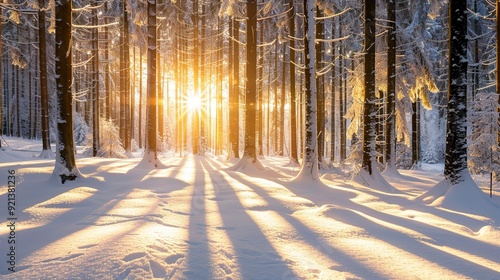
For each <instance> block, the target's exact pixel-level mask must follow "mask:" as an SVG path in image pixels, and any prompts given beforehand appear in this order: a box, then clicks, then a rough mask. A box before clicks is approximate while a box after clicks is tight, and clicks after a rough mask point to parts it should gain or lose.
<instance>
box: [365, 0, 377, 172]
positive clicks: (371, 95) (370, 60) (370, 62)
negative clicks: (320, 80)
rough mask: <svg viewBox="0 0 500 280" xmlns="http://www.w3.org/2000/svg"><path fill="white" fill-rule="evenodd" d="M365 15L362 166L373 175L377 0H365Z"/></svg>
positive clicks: (375, 110)
mask: <svg viewBox="0 0 500 280" xmlns="http://www.w3.org/2000/svg"><path fill="white" fill-rule="evenodd" d="M364 15H365V28H364V29H365V36H364V38H365V39H364V41H365V42H364V45H365V55H364V56H365V65H364V68H365V69H364V75H365V87H364V91H365V94H364V96H365V99H364V106H363V152H362V153H363V158H362V163H361V167H362V168H363V169H364V170H365V171H366V172H367V173H368V174H369V175H372V174H373V171H374V170H375V152H376V151H375V133H376V131H375V120H376V115H377V107H376V105H375V102H376V96H375V1H371V0H365V1H364Z"/></svg>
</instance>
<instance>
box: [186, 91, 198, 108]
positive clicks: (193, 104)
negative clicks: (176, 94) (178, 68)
mask: <svg viewBox="0 0 500 280" xmlns="http://www.w3.org/2000/svg"><path fill="white" fill-rule="evenodd" d="M201 104H202V100H201V97H200V95H199V94H196V93H192V92H190V93H189V94H188V96H187V98H186V107H187V109H188V110H189V111H190V112H196V111H200V110H201Z"/></svg>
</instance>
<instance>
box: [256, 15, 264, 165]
mask: <svg viewBox="0 0 500 280" xmlns="http://www.w3.org/2000/svg"><path fill="white" fill-rule="evenodd" d="M259 29H260V34H259V44H261V46H260V47H259V65H258V68H259V75H258V78H259V79H258V83H257V90H258V93H259V104H258V105H259V109H258V114H259V115H258V117H257V131H258V140H257V141H258V145H257V146H258V149H259V151H258V154H259V156H263V155H264V143H263V139H264V113H263V112H264V107H263V105H264V96H263V92H264V91H263V82H264V51H265V49H264V46H263V44H264V21H261V22H260V26H259Z"/></svg>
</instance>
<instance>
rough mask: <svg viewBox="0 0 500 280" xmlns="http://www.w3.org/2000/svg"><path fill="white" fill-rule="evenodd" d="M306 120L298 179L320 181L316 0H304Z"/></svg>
mask: <svg viewBox="0 0 500 280" xmlns="http://www.w3.org/2000/svg"><path fill="white" fill-rule="evenodd" d="M304 15H305V20H304V31H305V32H306V36H305V37H304V54H305V55H304V57H305V60H304V67H305V69H304V73H305V106H306V110H305V120H306V132H305V143H304V161H303V163H302V168H301V170H300V172H299V175H298V176H297V179H311V180H313V181H319V180H320V179H319V174H318V153H317V148H318V147H317V138H316V137H317V136H316V132H317V127H316V113H317V112H316V111H317V107H316V68H315V64H316V50H315V46H314V41H315V37H316V22H315V1H314V0H304Z"/></svg>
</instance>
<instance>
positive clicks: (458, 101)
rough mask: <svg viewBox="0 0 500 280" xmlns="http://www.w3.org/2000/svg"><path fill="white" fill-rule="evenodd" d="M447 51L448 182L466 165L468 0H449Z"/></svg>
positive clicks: (461, 174)
mask: <svg viewBox="0 0 500 280" xmlns="http://www.w3.org/2000/svg"><path fill="white" fill-rule="evenodd" d="M449 5H450V6H449V13H450V14H449V16H450V44H449V48H450V52H449V53H450V55H449V64H448V65H449V80H448V90H449V92H448V98H449V100H448V116H447V131H446V157H445V164H444V175H445V178H446V179H447V180H448V181H449V182H450V184H451V185H457V184H459V183H460V182H462V181H463V180H464V179H465V176H466V174H465V173H468V169H467V64H468V63H467V59H464V57H467V37H466V36H467V3H466V2H465V1H458V0H450V3H449Z"/></svg>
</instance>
